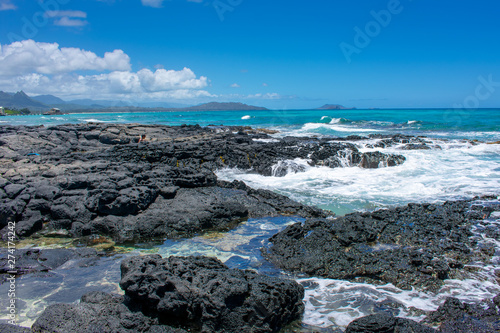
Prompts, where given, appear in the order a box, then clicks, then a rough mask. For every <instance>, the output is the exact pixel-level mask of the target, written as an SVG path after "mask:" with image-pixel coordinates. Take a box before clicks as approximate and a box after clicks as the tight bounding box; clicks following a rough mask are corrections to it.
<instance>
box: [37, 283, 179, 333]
mask: <svg viewBox="0 0 500 333" xmlns="http://www.w3.org/2000/svg"><path fill="white" fill-rule="evenodd" d="M29 332H40V333H42V332H53V333H68V332H75V333H90V332H103V333H121V332H129V333H136V332H148V333H160V332H161V333H184V332H185V331H184V330H182V329H175V328H172V327H169V326H166V325H160V324H159V323H158V319H157V318H150V317H147V316H145V315H144V314H143V313H142V312H140V311H139V310H138V309H136V308H134V305H133V304H130V303H129V302H128V301H127V300H126V298H125V297H123V296H120V295H113V294H107V293H103V292H91V293H88V294H85V295H83V296H82V298H81V300H80V303H79V304H54V305H50V306H49V307H48V308H47V309H45V311H44V312H43V314H42V315H41V316H40V317H39V318H38V319H37V320H36V322H35V323H34V324H33V326H32V327H31V331H29Z"/></svg>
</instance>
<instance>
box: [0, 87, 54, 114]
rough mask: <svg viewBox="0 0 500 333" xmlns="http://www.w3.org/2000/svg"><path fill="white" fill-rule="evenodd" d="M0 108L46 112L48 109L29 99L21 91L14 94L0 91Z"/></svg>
mask: <svg viewBox="0 0 500 333" xmlns="http://www.w3.org/2000/svg"><path fill="white" fill-rule="evenodd" d="M0 106H3V107H7V108H15V109H24V108H28V109H30V110H35V111H41V110H46V109H47V108H48V107H47V106H46V105H45V104H43V103H41V102H39V101H37V100H34V99H32V98H30V97H29V96H28V95H26V94H25V93H24V92H23V91H18V92H17V93H15V94H14V93H6V92H3V91H0Z"/></svg>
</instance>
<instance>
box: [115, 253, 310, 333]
mask: <svg viewBox="0 0 500 333" xmlns="http://www.w3.org/2000/svg"><path fill="white" fill-rule="evenodd" d="M121 271H122V280H121V281H120V287H121V288H122V289H123V290H124V291H125V295H126V296H128V297H130V299H131V301H132V302H133V303H134V304H137V305H138V306H140V307H141V308H142V310H143V312H144V313H147V314H149V315H151V316H157V317H158V318H159V320H160V322H161V323H163V324H167V325H174V326H184V327H189V328H191V329H194V330H195V331H198V330H200V331H202V332H277V331H279V330H280V328H282V327H283V326H285V325H286V324H288V323H290V322H291V321H293V320H296V319H298V318H299V317H300V316H301V315H302V312H303V310H304V305H303V304H302V299H303V297H304V289H303V287H302V286H300V285H299V284H298V283H297V282H295V281H292V280H284V279H279V278H274V277H268V276H264V275H258V274H256V273H254V272H252V271H241V270H236V269H229V268H228V267H227V266H225V265H224V264H222V263H221V262H220V261H219V260H217V259H215V258H207V257H170V258H167V259H162V258H161V256H159V255H151V256H144V257H133V258H131V259H128V260H124V261H123V262H122V266H121Z"/></svg>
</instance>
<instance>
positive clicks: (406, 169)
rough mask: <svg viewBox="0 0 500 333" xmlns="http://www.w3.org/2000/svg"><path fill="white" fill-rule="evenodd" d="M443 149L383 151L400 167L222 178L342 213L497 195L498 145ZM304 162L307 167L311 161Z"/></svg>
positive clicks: (230, 173)
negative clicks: (393, 155) (401, 157)
mask: <svg viewBox="0 0 500 333" xmlns="http://www.w3.org/2000/svg"><path fill="white" fill-rule="evenodd" d="M436 143H438V142H436ZM440 146H442V148H443V149H442V150H438V149H433V150H410V151H407V150H400V149H398V148H397V147H394V148H391V149H384V150H382V151H384V152H386V153H397V154H402V155H404V156H405V157H406V161H405V163H404V164H402V165H400V166H397V167H386V168H379V169H362V168H359V167H347V168H335V169H331V168H328V167H308V168H306V169H305V170H304V172H300V173H290V174H287V175H286V176H285V177H264V176H261V175H257V174H252V173H246V172H243V171H239V170H233V169H223V170H219V171H218V172H217V176H218V177H219V178H220V179H224V180H235V179H238V180H243V181H245V182H246V183H248V184H249V185H250V186H252V187H256V188H264V189H269V190H274V191H278V192H280V193H281V194H285V195H288V196H290V197H292V198H293V199H295V200H298V201H301V202H303V203H307V204H313V205H318V206H320V207H322V208H326V209H331V210H333V211H335V212H337V213H343V212H346V211H352V210H364V209H374V208H376V207H385V206H395V205H401V204H406V203H408V202H436V201H444V200H448V199H454V198H462V197H472V196H475V195H484V194H498V189H499V188H500V161H499V160H498V156H499V154H500V146H499V145H486V144H479V145H475V146H474V145H471V144H470V143H468V142H459V141H449V142H446V143H443V142H440ZM372 150H373V149H372ZM302 164H303V165H307V161H303V162H302Z"/></svg>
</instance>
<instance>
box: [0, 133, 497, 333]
mask: <svg viewBox="0 0 500 333" xmlns="http://www.w3.org/2000/svg"><path fill="white" fill-rule="evenodd" d="M269 134H272V133H270V132H269V131H267V130H258V129H251V128H249V127H226V126H208V127H205V128H202V127H200V126H180V127H170V126H160V125H151V126H147V125H136V124H127V125H116V124H80V125H61V126H55V127H43V126H40V127H12V126H0V235H1V237H2V239H3V240H6V239H7V237H8V232H9V228H8V226H9V222H10V223H15V225H16V233H17V237H18V238H19V239H24V238H33V237H35V238H36V237H42V236H43V237H67V238H81V237H88V236H92V237H94V236H97V237H100V236H105V237H108V238H111V239H112V240H113V241H115V242H117V243H127V242H131V243H137V242H141V241H146V240H147V241H151V240H155V239H156V240H165V239H178V238H186V237H188V238H189V237H193V236H196V235H199V234H202V233H204V232H207V231H221V232H225V231H228V230H231V229H232V228H234V227H235V226H237V225H238V224H240V223H241V222H243V221H245V220H247V219H249V218H262V217H276V216H299V217H302V218H305V219H306V220H305V222H302V223H296V224H293V225H290V226H288V227H287V228H285V229H284V230H283V231H281V232H279V233H278V234H276V235H274V236H273V237H271V238H270V240H269V241H270V246H269V247H268V248H263V249H262V253H263V256H264V257H265V258H266V259H267V260H269V261H270V262H271V263H273V264H274V265H275V266H276V267H279V268H281V269H283V270H285V271H287V272H291V273H294V274H299V275H306V276H319V277H326V278H332V279H343V280H350V281H357V282H368V283H373V284H385V283H392V284H394V285H395V286H397V287H399V288H402V289H410V288H417V289H421V290H427V291H433V292H435V291H437V290H438V289H439V288H440V287H441V286H442V284H443V281H444V280H445V279H447V278H466V277H467V273H464V270H465V267H467V266H468V265H470V264H471V263H473V262H474V261H477V260H479V261H481V260H482V261H487V260H489V258H491V257H492V256H493V255H494V254H495V248H494V247H493V246H492V245H491V244H488V243H485V242H482V241H481V240H480V239H478V238H477V237H474V233H473V232H472V226H473V223H474V222H475V221H476V222H477V221H480V220H482V219H487V218H488V217H489V215H490V214H491V212H493V211H499V210H500V205H489V206H484V205H481V204H478V203H477V202H478V201H480V200H483V199H484V200H487V199H493V198H481V199H479V198H476V199H474V200H463V201H455V202H446V203H444V204H442V205H438V204H409V205H408V206H406V207H398V208H394V209H386V210H378V211H375V212H370V213H353V214H349V215H346V216H344V217H339V218H335V217H334V216H333V215H334V214H332V213H331V212H328V211H324V210H321V209H318V208H315V207H310V206H307V205H303V204H301V203H298V202H296V201H293V200H291V199H290V198H287V197H285V196H282V195H279V194H276V193H274V192H271V191H267V190H257V189H253V188H250V187H249V186H247V185H246V184H245V183H243V182H240V181H233V182H225V181H221V180H218V179H217V177H216V176H215V174H214V172H215V171H216V170H219V169H221V168H226V167H227V168H238V169H240V170H245V171H246V172H251V173H257V174H260V175H263V176H275V177H280V176H284V175H286V174H287V173H290V172H294V173H295V172H301V171H303V167H302V166H301V165H300V164H298V163H296V162H295V161H294V160H296V159H301V160H305V161H307V163H308V164H309V165H310V166H313V167H314V166H326V167H330V168H340V167H352V166H357V167H360V168H382V167H393V166H397V165H400V164H403V163H404V162H405V158H404V157H403V156H401V155H395V154H386V153H383V152H365V153H363V152H360V151H359V150H358V148H357V147H356V145H355V144H353V143H352V142H356V141H361V140H367V139H370V140H372V141H374V143H373V144H372V145H373V147H378V148H385V147H390V146H393V145H403V146H402V149H419V150H420V149H439V147H437V146H431V145H430V144H429V142H427V141H426V140H425V138H421V137H409V136H403V135H393V136H384V135H371V136H369V137H359V136H351V137H348V138H336V139H325V138H315V137H307V138H305V137H285V138H281V139H277V138H275V137H272V136H270V135H269ZM489 232H491V233H492V234H495V233H496V234H498V232H497V231H495V230H493V229H492V230H490V231H489ZM494 238H498V237H496V236H495V237H494ZM104 255H106V254H105V253H103V252H99V251H96V250H95V249H90V248H78V249H54V250H52V249H42V250H38V249H27V250H19V251H17V253H16V262H17V263H18V271H19V275H22V274H33V273H34V274H38V273H47V272H50V271H51V270H53V269H55V268H57V267H60V266H62V265H64V264H65V263H67V262H69V261H72V260H79V261H81V265H92V264H93V262H94V261H96V260H98V259H99V257H101V256H104ZM7 271H8V267H7V260H6V256H5V253H4V252H1V253H0V275H1V276H2V280H0V284H1V283H2V282H4V281H5V280H4V278H5V273H6V272H7ZM121 273H122V276H121V282H120V287H121V288H122V290H123V291H124V292H125V295H124V296H120V295H114V294H107V293H103V292H92V293H90V294H86V295H84V296H83V297H82V299H81V301H80V303H79V304H57V305H51V306H49V307H48V308H47V309H46V310H45V312H44V313H43V314H42V316H40V317H39V318H38V320H37V321H36V322H35V324H33V326H32V328H31V329H27V328H16V327H13V326H7V325H3V326H0V330H1V331H2V332H3V331H5V332H94V331H100V332H177V333H181V332H186V331H192V332H238V331H241V332H278V331H280V330H282V329H283V327H285V326H286V325H288V324H290V323H291V322H293V321H295V320H297V319H300V317H301V315H302V313H303V311H304V305H303V303H302V299H303V297H304V290H303V287H302V286H300V285H299V284H298V283H296V282H295V281H293V280H287V279H283V278H276V277H268V276H264V275H258V274H256V273H254V272H252V271H248V270H247V271H243V270H237V269H229V268H228V267H227V266H225V265H224V264H223V263H221V262H220V261H218V260H217V259H213V258H206V257H175V256H172V257H168V258H162V257H161V256H158V255H152V256H142V257H132V258H127V259H125V260H123V262H122V266H121ZM498 299H499V297H496V298H495V299H494V300H493V301H485V302H483V303H484V304H481V305H477V306H473V305H467V304H463V303H461V302H460V301H458V300H455V299H450V300H449V301H447V302H446V303H445V304H444V305H443V307H442V308H440V309H438V311H436V313H435V314H429V315H428V318H427V319H426V320H424V321H423V322H422V323H416V322H413V321H410V320H408V319H402V318H395V317H392V316H390V315H384V314H379V315H373V316H369V317H364V318H360V319H358V320H356V321H354V322H353V323H351V325H349V326H348V328H347V331H346V332H351V333H352V332H392V331H394V332H433V331H435V330H434V328H432V327H437V326H439V325H440V328H439V331H440V332H452V331H454V332H455V331H456V332H462V331H463V332H466V331H470V330H471V329H472V331H477V332H483V331H484V332H490V331H491V332H493V331H495V330H498V329H499V328H498V327H497V326H498V325H497V323H496V322H498V321H499V320H500V315H499V313H500V312H499V311H500V302H499V301H498ZM485 304H486V305H485Z"/></svg>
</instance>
